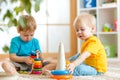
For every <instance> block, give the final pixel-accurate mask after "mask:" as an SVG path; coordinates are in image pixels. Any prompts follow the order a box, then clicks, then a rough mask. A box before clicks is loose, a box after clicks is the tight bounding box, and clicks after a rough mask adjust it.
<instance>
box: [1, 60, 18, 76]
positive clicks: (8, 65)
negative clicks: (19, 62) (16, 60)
mask: <svg viewBox="0 0 120 80" xmlns="http://www.w3.org/2000/svg"><path fill="white" fill-rule="evenodd" d="M2 68H3V69H4V71H5V72H6V73H7V74H10V75H19V73H18V72H17V71H16V69H15V67H14V66H13V65H12V63H10V62H7V61H4V62H3V63H2Z"/></svg>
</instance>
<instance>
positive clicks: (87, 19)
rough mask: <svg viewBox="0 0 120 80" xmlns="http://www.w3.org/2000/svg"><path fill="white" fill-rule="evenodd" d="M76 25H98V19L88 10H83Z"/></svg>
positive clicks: (76, 20) (75, 22) (77, 18)
mask: <svg viewBox="0 0 120 80" xmlns="http://www.w3.org/2000/svg"><path fill="white" fill-rule="evenodd" d="M73 25H74V26H75V27H76V26H77V25H80V26H84V25H88V26H90V27H94V28H95V27H96V19H95V16H93V15H92V14H89V13H87V12H81V13H80V15H79V16H77V17H76V19H75V21H74V24H73Z"/></svg>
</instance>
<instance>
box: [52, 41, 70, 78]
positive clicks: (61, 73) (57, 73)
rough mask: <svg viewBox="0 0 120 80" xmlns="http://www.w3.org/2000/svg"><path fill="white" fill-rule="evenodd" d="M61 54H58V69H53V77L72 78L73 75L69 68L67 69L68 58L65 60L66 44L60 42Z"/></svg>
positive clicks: (59, 49)
mask: <svg viewBox="0 0 120 80" xmlns="http://www.w3.org/2000/svg"><path fill="white" fill-rule="evenodd" d="M58 51H59V54H58V63H57V67H56V70H52V71H51V74H52V76H51V78H54V79H71V78H72V75H71V74H70V72H69V71H68V70H66V60H65V52H64V46H63V44H62V43H61V42H60V43H59V48H58Z"/></svg>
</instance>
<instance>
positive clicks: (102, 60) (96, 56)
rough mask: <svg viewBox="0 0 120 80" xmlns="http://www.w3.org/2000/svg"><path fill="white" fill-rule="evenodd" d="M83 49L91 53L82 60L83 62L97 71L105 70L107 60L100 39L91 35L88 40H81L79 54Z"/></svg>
mask: <svg viewBox="0 0 120 80" xmlns="http://www.w3.org/2000/svg"><path fill="white" fill-rule="evenodd" d="M84 51H88V52H90V53H91V56H90V57H88V58H87V59H86V60H85V61H84V63H85V64H87V65H90V66H92V67H94V68H96V70H97V71H98V72H106V70H107V60H106V53H105V49H104V47H103V45H102V43H101V41H100V40H99V39H98V38H97V37H96V36H91V37H90V38H89V39H88V40H86V41H85V42H83V44H82V47H81V54H82V53H83V52H84Z"/></svg>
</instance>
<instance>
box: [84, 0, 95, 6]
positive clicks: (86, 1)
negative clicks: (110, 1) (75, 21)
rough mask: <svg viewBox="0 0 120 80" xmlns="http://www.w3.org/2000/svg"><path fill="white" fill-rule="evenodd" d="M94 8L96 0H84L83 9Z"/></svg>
mask: <svg viewBox="0 0 120 80" xmlns="http://www.w3.org/2000/svg"><path fill="white" fill-rule="evenodd" d="M92 7H96V0H84V8H92Z"/></svg>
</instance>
